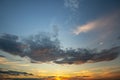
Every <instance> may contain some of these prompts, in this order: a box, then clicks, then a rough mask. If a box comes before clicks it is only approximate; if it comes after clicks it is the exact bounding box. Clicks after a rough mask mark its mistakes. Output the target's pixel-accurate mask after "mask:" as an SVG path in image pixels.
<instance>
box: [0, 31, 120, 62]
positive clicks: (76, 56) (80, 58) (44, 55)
mask: <svg viewBox="0 0 120 80" xmlns="http://www.w3.org/2000/svg"><path fill="white" fill-rule="evenodd" d="M48 34H49V35H48ZM8 35H9V36H10V37H11V36H12V35H10V34H8ZM5 37H6V36H5ZM7 38H8V37H7ZM7 38H4V37H3V36H2V37H0V42H1V43H0V49H2V50H3V51H6V52H8V53H10V54H12V55H19V56H21V55H23V56H21V57H27V58H29V59H30V62H31V63H45V62H53V63H56V64H84V63H95V62H101V61H111V60H114V59H116V58H117V57H118V55H119V53H120V46H118V47H113V48H111V49H105V50H102V51H101V52H97V51H94V50H88V49H85V48H83V49H81V48H79V49H72V48H69V49H66V50H63V49H61V46H60V41H59V40H58V38H57V37H56V36H52V35H51V34H50V33H44V32H43V33H39V34H36V35H32V36H29V37H27V38H25V39H23V41H21V42H17V41H16V38H11V40H9V39H7ZM2 42H3V43H2ZM5 44H9V45H5ZM21 45H26V47H22V48H21V47H20V46H21ZM8 48H9V49H8ZM13 48H14V49H13ZM19 48H20V50H19ZM14 52H16V53H14Z"/></svg>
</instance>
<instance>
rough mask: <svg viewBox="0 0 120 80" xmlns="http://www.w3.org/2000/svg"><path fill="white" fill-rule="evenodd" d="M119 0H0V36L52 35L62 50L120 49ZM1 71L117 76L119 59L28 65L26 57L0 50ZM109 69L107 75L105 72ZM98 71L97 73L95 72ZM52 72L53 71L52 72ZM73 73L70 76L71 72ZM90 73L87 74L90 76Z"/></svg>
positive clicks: (51, 74) (119, 70)
mask: <svg viewBox="0 0 120 80" xmlns="http://www.w3.org/2000/svg"><path fill="white" fill-rule="evenodd" d="M119 22H120V1H119V0H0V33H8V34H15V35H17V36H20V37H22V38H24V37H27V36H30V35H34V34H37V33H39V32H50V33H54V26H56V27H57V29H58V39H59V40H60V45H61V46H62V48H63V49H65V48H73V49H77V48H87V49H98V50H103V49H110V48H112V47H116V46H120V38H119V37H120V24H119ZM0 55H3V56H5V57H0V68H4V69H10V70H18V71H26V72H30V73H33V74H38V75H39V76H41V75H42V76H49V75H50V76H54V75H62V76H63V75H66V76H68V75H76V74H78V73H79V74H82V75H84V74H86V73H88V76H93V75H94V74H96V75H97V76H103V75H102V74H101V75H99V73H102V72H103V73H104V74H106V75H109V72H111V73H112V70H111V69H112V68H114V70H113V72H114V71H116V72H117V71H118V72H119V73H120V69H119V66H120V63H119V61H120V57H118V58H116V59H114V60H111V61H103V62H97V63H85V64H80V65H76V64H72V65H69V64H68V65H66V64H55V63H30V61H29V59H28V58H26V57H25V58H22V57H20V56H14V55H11V54H9V53H8V52H4V51H2V50H0ZM104 68H106V70H108V73H105V72H106V71H105V70H104ZM97 70H98V72H96V71H97ZM53 71H54V72H53ZM71 72H73V73H71ZM89 73H90V74H89Z"/></svg>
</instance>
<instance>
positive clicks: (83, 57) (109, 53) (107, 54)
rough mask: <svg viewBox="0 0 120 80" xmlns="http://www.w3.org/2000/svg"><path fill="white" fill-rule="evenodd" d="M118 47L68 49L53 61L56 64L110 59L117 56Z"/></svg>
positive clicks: (119, 49) (119, 50) (119, 51)
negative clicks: (93, 49)
mask: <svg viewBox="0 0 120 80" xmlns="http://www.w3.org/2000/svg"><path fill="white" fill-rule="evenodd" d="M119 53H120V47H114V48H111V49H108V50H103V51H101V52H95V51H92V50H87V49H79V50H76V51H75V50H74V51H71V49H70V50H68V51H67V53H66V55H67V56H64V58H62V59H61V60H56V61H54V62H55V63H58V64H83V63H90V62H92V63H93V62H100V61H110V60H114V59H115V58H117V57H118V55H119Z"/></svg>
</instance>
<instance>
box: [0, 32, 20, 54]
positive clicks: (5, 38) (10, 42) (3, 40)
mask: <svg viewBox="0 0 120 80" xmlns="http://www.w3.org/2000/svg"><path fill="white" fill-rule="evenodd" d="M17 40H18V36H16V35H11V34H1V35H0V49H1V50H3V51H6V52H10V53H11V54H15V55H17V54H18V53H22V45H21V43H20V42H18V41H17Z"/></svg>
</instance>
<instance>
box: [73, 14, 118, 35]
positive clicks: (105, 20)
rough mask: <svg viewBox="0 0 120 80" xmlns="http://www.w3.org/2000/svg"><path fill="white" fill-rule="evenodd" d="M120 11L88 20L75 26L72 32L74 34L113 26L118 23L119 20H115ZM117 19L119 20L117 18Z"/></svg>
mask: <svg viewBox="0 0 120 80" xmlns="http://www.w3.org/2000/svg"><path fill="white" fill-rule="evenodd" d="M119 13H120V12H116V13H113V14H110V15H107V16H105V17H101V18H99V19H97V20H93V21H90V22H88V23H86V24H84V25H80V26H78V27H76V29H74V30H73V33H74V34H75V35H79V34H81V33H87V32H89V31H92V30H95V29H101V28H105V27H109V28H111V27H114V26H116V25H119V22H117V20H118V19H119V16H120V14H119ZM118 21H119V20H118Z"/></svg>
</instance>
